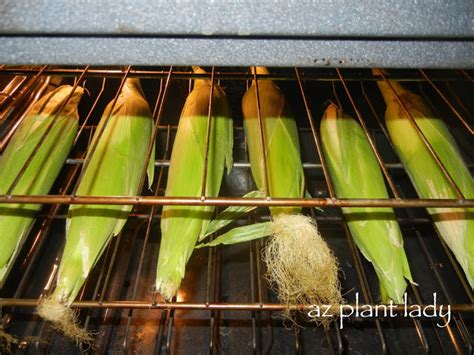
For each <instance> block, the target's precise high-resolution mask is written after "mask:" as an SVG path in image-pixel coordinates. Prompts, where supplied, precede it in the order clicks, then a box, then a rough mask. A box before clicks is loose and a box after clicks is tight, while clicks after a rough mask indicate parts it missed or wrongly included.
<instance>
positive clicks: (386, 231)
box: [320, 104, 412, 303]
mask: <svg viewBox="0 0 474 355" xmlns="http://www.w3.org/2000/svg"><path fill="white" fill-rule="evenodd" d="M320 132H321V141H322V146H323V151H324V155H325V157H326V160H327V164H328V168H329V173H330V176H331V181H332V182H333V184H334V189H335V192H336V195H337V197H339V198H388V197H389V196H388V192H387V189H386V187H385V183H384V179H383V176H382V173H381V170H380V167H379V166H378V163H377V158H376V157H375V154H374V152H373V151H372V149H371V147H370V144H369V141H368V139H367V137H366V136H365V134H364V131H363V130H362V127H361V126H360V125H359V123H358V122H356V121H355V120H354V119H352V118H351V117H349V116H347V115H345V114H344V113H343V112H342V110H341V109H340V108H339V107H338V106H337V105H335V104H331V105H330V106H329V107H328V108H327V109H326V112H325V113H324V117H323V119H322V121H321V129H320ZM342 211H343V213H344V216H345V218H346V221H347V224H348V226H349V229H350V231H351V234H352V236H353V238H354V240H355V242H356V244H357V246H358V247H359V249H360V250H361V252H362V254H363V255H364V256H365V258H366V259H367V260H369V261H370V262H371V263H372V264H373V265H374V268H375V271H376V273H377V276H378V278H379V282H380V289H381V295H382V298H384V295H388V297H390V298H391V299H393V300H394V301H395V302H397V303H402V302H403V300H402V298H403V293H404V292H405V290H406V286H407V284H406V282H405V278H406V279H408V280H410V281H411V282H412V277H411V273H410V268H409V265H408V261H407V258H406V255H405V251H404V249H403V238H402V234H401V231H400V228H399V226H398V223H397V220H396V217H395V214H394V212H393V209H392V208H371V207H360V208H343V209H342ZM383 301H384V302H385V301H387V299H383Z"/></svg>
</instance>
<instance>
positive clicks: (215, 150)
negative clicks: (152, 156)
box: [155, 67, 233, 300]
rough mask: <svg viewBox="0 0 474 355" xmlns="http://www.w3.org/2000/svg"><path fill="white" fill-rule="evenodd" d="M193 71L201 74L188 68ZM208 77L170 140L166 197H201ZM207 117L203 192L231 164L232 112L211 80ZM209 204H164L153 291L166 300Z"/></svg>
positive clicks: (198, 83)
mask: <svg viewBox="0 0 474 355" xmlns="http://www.w3.org/2000/svg"><path fill="white" fill-rule="evenodd" d="M193 70H194V72H195V73H205V71H204V70H202V69H201V68H198V67H195V68H193ZM210 94H211V82H210V81H209V80H206V79H196V80H195V81H194V89H193V90H192V91H191V93H190V94H189V96H188V97H187V99H186V103H185V105H184V108H183V111H182V113H181V117H180V120H179V125H178V130H177V133H176V138H175V141H174V145H173V151H172V154H171V159H170V168H169V172H168V182H167V185H166V193H165V195H166V196H189V197H200V196H201V182H202V178H203V167H204V160H205V154H206V153H205V149H206V132H207V125H208V107H209V95H210ZM212 101H213V103H212V121H211V128H210V136H209V151H208V162H207V173H206V196H210V197H212V196H217V195H218V194H219V190H220V186H221V182H222V178H223V174H224V167H226V169H227V172H230V170H231V168H232V144H233V136H232V134H233V133H232V116H231V113H230V109H229V105H228V102H227V98H226V95H225V93H224V91H223V90H222V88H220V87H219V86H218V85H217V84H215V85H214V92H213V100H212ZM214 209H215V208H214V206H165V207H163V212H162V218H161V245H160V253H159V257H158V267H157V276H156V285H155V286H156V290H157V291H159V292H160V293H161V294H162V296H163V297H164V298H165V299H167V300H169V299H171V298H172V297H173V296H174V295H175V294H176V292H177V291H178V288H179V285H180V284H181V280H182V279H183V278H184V274H185V268H186V263H187V262H188V260H189V258H190V256H191V254H192V251H193V249H194V246H195V244H196V242H197V240H198V239H199V238H200V237H203V236H204V235H205V232H206V230H207V227H208V225H209V222H210V220H211V218H212V216H213V213H214Z"/></svg>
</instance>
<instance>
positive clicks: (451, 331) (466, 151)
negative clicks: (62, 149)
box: [0, 66, 474, 354]
mask: <svg viewBox="0 0 474 355" xmlns="http://www.w3.org/2000/svg"><path fill="white" fill-rule="evenodd" d="M206 69H207V71H208V72H209V76H210V75H211V73H212V75H213V77H214V80H215V81H216V82H218V83H219V85H221V86H222V87H223V88H224V90H225V92H226V94H227V96H228V98H229V102H230V105H231V110H232V116H233V120H234V151H233V155H234V166H233V169H232V172H231V173H230V174H229V175H227V176H225V178H224V182H223V186H222V188H221V193H220V196H224V197H226V198H229V200H232V199H238V198H239V197H241V196H242V195H243V194H244V193H246V192H249V191H251V190H254V189H255V186H254V183H253V180H252V176H251V173H250V168H249V163H248V156H247V151H246V142H245V136H244V132H243V129H242V112H241V99H242V96H243V94H244V93H245V91H246V90H247V88H248V86H249V85H250V82H251V80H252V75H251V73H250V72H249V70H248V68H246V67H212V68H211V67H207V68H206ZM271 73H272V74H271V76H270V77H271V79H272V80H274V81H275V83H277V85H278V86H279V87H280V88H281V89H282V90H283V92H284V94H285V96H286V98H287V100H288V101H289V103H290V106H291V108H292V112H293V114H294V117H295V119H296V121H297V125H298V133H299V138H300V144H301V156H302V161H303V166H304V172H305V178H306V183H307V186H308V190H309V192H310V194H311V195H312V196H313V197H314V198H319V199H325V198H329V197H330V196H329V193H328V188H327V183H326V180H325V177H324V174H323V166H322V165H321V160H320V158H319V156H318V152H317V149H316V140H317V139H319V137H318V130H319V122H320V119H321V117H322V114H323V111H324V108H325V107H326V105H327V103H328V102H329V101H333V102H338V103H339V104H340V105H341V106H342V107H343V108H344V111H345V112H346V113H347V114H349V115H350V116H352V117H357V113H360V115H361V117H362V118H363V120H364V122H365V125H366V127H367V130H368V133H369V134H370V136H371V137H372V138H373V139H374V141H375V143H376V149H377V150H378V152H379V153H380V155H381V156H382V159H383V162H384V166H385V168H386V170H387V171H388V173H389V175H390V176H391V178H392V179H393V180H394V181H395V183H396V188H397V190H398V192H399V194H400V196H401V197H402V200H404V199H417V198H418V197H417V194H416V192H415V190H414V188H413V186H412V185H411V183H410V180H409V178H408V176H407V173H406V171H405V170H404V169H403V167H402V165H401V163H400V161H399V160H398V158H397V155H396V154H395V152H394V150H393V148H392V146H391V144H390V141H389V139H388V138H387V132H386V129H385V126H384V119H383V117H384V110H385V104H384V101H383V99H382V96H381V94H380V92H379V91H378V89H377V87H376V84H375V81H376V80H382V79H381V78H379V77H376V76H374V75H372V73H371V71H370V69H338V68H299V69H295V68H271ZM126 76H134V77H139V78H140V79H141V81H142V86H143V89H144V92H145V95H146V97H147V100H148V103H149V105H150V108H151V109H152V111H153V114H154V119H155V124H157V125H158V135H157V141H156V142H157V144H156V161H155V177H156V178H155V181H154V184H153V189H152V190H151V191H150V190H148V189H146V188H145V189H143V191H142V195H143V196H152V195H154V194H156V195H157V196H163V194H164V189H165V187H166V176H167V169H168V166H169V157H170V154H171V149H172V146H173V140H174V136H175V133H176V128H177V123H178V120H179V115H180V111H181V109H182V106H183V104H184V100H185V99H186V95H187V94H188V93H189V91H190V90H191V88H192V79H193V77H195V76H196V74H193V73H192V71H191V67H149V66H146V67H145V66H144V67H140V66H132V67H125V66H121V67H118V66H108V67H101V66H85V67H84V66H82V67H79V66H29V67H26V66H2V67H0V85H1V86H0V91H1V92H2V93H1V95H2V96H1V97H0V100H1V101H0V115H1V116H0V140H1V144H2V146H1V147H2V149H3V148H4V145H5V144H6V143H7V142H8V140H9V137H10V136H11V133H12V132H13V131H14V129H15V122H16V121H17V120H18V118H19V117H20V116H21V115H22V113H24V112H25V111H26V110H27V107H28V106H29V105H30V103H31V102H33V101H34V100H35V97H37V95H38V93H41V92H42V90H43V91H44V90H47V88H48V87H54V86H55V85H58V84H59V83H69V84H71V85H74V84H78V85H81V86H83V87H84V88H86V91H87V93H86V94H85V95H84V97H83V99H82V100H81V103H80V106H79V113H80V122H79V124H80V127H81V130H80V134H79V136H78V139H77V143H76V144H75V145H74V147H73V149H72V150H71V152H70V154H69V158H68V159H67V161H66V162H65V164H64V167H63V169H62V171H61V174H60V176H59V177H58V179H57V180H56V183H55V185H54V187H53V189H52V190H51V191H50V195H51V196H54V195H64V196H68V195H69V194H71V192H72V191H73V189H74V185H75V182H76V180H77V177H78V175H79V173H80V169H81V166H82V164H83V161H84V156H85V153H86V152H87V150H88V148H89V144H90V140H91V136H92V134H93V132H94V130H95V129H96V127H97V124H98V121H99V119H100V117H101V115H102V112H103V110H104V108H105V106H106V104H107V103H108V102H110V101H111V100H112V99H113V98H114V97H115V96H116V95H117V94H118V88H119V86H120V83H121V81H122V80H123V79H124V77H126ZM388 77H389V78H390V79H393V80H399V81H402V82H404V83H405V85H407V87H409V88H410V89H412V90H413V91H415V92H417V93H419V94H421V95H422V96H423V97H424V98H425V99H426V100H427V102H428V103H429V105H430V106H431V107H432V109H433V110H434V112H436V113H437V114H438V115H439V117H442V118H443V119H444V121H445V122H446V123H447V124H448V126H449V127H450V128H451V129H452V132H453V135H454V136H455V138H456V140H457V143H458V146H459V147H460V149H461V151H462V154H463V156H464V158H465V161H466V162H467V164H468V166H469V168H470V170H471V172H472V169H473V168H474V165H473V164H474V149H473V144H472V143H473V141H472V132H473V131H472V129H473V128H472V127H474V122H473V118H472V113H473V112H474V107H473V106H474V104H473V101H472V94H473V77H474V72H472V71H470V70H416V69H410V70H401V69H397V70H392V71H390V72H389V75H388ZM35 95H36V96H35ZM360 158H361V159H364V157H360ZM0 173H1V172H0ZM111 173H114V172H111ZM392 196H393V192H392ZM222 208H223V207H218V210H221V209H222ZM67 209H68V204H67V203H65V204H54V203H46V204H44V206H43V209H42V211H41V212H40V213H39V215H38V216H37V219H36V222H35V224H34V226H33V227H32V229H31V231H30V233H29V236H28V238H27V240H26V241H25V243H24V245H23V246H22V249H21V252H20V254H19V255H18V257H17V260H16V262H15V265H14V266H13V268H12V270H11V271H10V276H9V278H8V279H7V281H6V283H5V285H4V286H3V288H2V289H1V290H0V297H1V298H0V310H1V318H0V327H2V329H4V330H5V331H6V332H7V333H9V334H13V335H15V336H16V337H17V338H18V339H19V341H18V343H16V344H14V345H13V348H12V351H14V352H16V353H26V354H30V353H31V354H33V353H66V352H68V353H78V354H79V353H81V351H90V352H92V351H97V352H100V353H118V352H121V351H124V352H130V353H146V354H148V353H179V354H188V353H193V352H194V353H199V354H201V353H230V354H240V353H242V354H244V353H258V354H260V353H265V354H267V353H272V354H279V353H285V354H286V353H301V354H306V353H308V354H309V353H325V354H326V353H327V354H333V353H354V354H355V353H361V354H370V353H374V352H377V353H381V352H383V353H391V354H398V353H400V354H401V353H428V352H431V353H447V354H450V353H454V352H461V353H466V354H467V353H472V351H473V348H472V342H473V338H472V337H473V334H474V329H473V326H474V320H473V311H474V309H473V307H472V303H473V293H472V290H471V289H470V287H469V286H468V283H467V281H466V279H465V277H464V275H463V273H462V270H461V269H460V266H459V265H458V264H457V262H456V260H455V258H454V256H453V255H452V253H451V252H450V250H448V248H447V246H446V245H445V243H444V242H443V241H442V239H441V238H440V237H439V235H438V234H437V231H436V230H435V228H434V227H433V223H432V221H431V219H430V217H429V215H428V214H427V212H426V210H425V209H424V208H422V207H420V206H413V207H404V208H396V209H395V212H396V215H397V219H398V222H399V224H400V227H401V229H402V233H403V238H404V243H405V250H406V253H407V257H408V260H409V263H410V266H411V270H412V273H413V278H414V280H415V281H416V282H417V284H418V285H409V286H408V289H407V293H408V303H409V304H419V305H423V304H430V303H432V302H433V293H436V296H437V303H438V305H440V304H446V305H447V304H449V305H451V307H452V309H453V313H452V319H451V321H450V322H449V324H448V325H447V326H446V327H444V328H440V327H438V326H437V325H436V324H437V323H438V322H440V319H439V318H426V317H425V318H403V317H397V318H384V317H378V318H376V317H372V318H363V317H355V316H352V317H350V318H349V319H347V320H345V321H344V324H343V327H342V329H340V328H341V327H340V326H339V325H340V324H339V322H338V321H337V320H336V321H334V322H333V323H332V324H331V325H330V326H329V327H328V328H324V327H321V326H317V325H316V324H314V323H311V322H307V321H305V320H304V319H303V318H301V319H300V318H298V319H297V321H298V325H295V324H293V323H292V322H291V321H289V320H288V319H283V318H282V317H281V315H280V311H281V308H282V305H281V304H280V303H279V301H278V299H277V298H276V296H275V294H274V292H273V290H272V289H271V288H270V287H269V286H268V284H267V282H266V279H265V265H264V264H263V263H262V261H261V250H262V247H263V244H264V243H265V241H264V240H259V241H252V242H247V243H243V244H238V245H231V246H220V247H215V248H209V249H206V248H203V249H197V250H195V252H194V254H193V256H192V257H191V259H190V261H189V264H188V266H187V272H186V277H185V279H184V281H183V283H182V286H181V289H180V291H179V293H178V296H177V299H176V300H174V301H173V302H171V303H168V304H165V303H164V302H163V300H162V299H161V298H160V296H159V295H157V294H156V293H154V292H153V289H152V287H151V285H153V282H154V277H155V268H156V261H157V255H158V249H159V244H160V227H159V225H160V211H161V206H160V204H156V205H154V206H147V205H136V206H134V208H133V211H132V214H131V215H130V217H129V219H128V222H127V224H126V227H125V228H124V230H123V231H122V233H120V235H118V236H117V237H116V238H114V239H113V240H112V242H111V243H110V244H109V245H108V247H107V249H106V251H105V252H104V254H103V256H102V257H101V259H100V261H99V262H98V263H97V265H96V266H95V267H94V269H93V272H92V274H91V275H90V277H89V278H88V279H87V283H86V285H85V286H84V288H83V289H82V291H81V293H80V296H79V298H78V300H77V301H78V302H76V303H75V306H77V307H78V308H77V310H78V312H79V315H80V321H81V323H82V324H83V325H84V326H85V327H86V328H87V329H88V330H90V331H92V332H93V333H94V335H95V342H94V345H93V347H92V348H84V346H81V345H77V344H74V343H73V342H71V341H68V340H67V339H65V338H64V337H63V336H61V335H60V334H58V333H57V332H56V331H55V330H54V329H52V328H51V326H50V325H49V324H48V323H45V322H43V321H42V320H41V319H40V318H39V316H38V315H37V314H36V313H35V307H34V306H35V305H36V302H37V300H38V299H39V298H40V297H43V296H44V295H47V294H48V291H49V290H50V288H51V285H52V283H53V280H54V277H55V272H56V269H57V265H58V263H59V260H60V257H61V251H62V248H63V246H64V228H65V218H66V215H67ZM304 213H305V214H306V215H310V216H312V217H313V218H314V219H315V220H316V221H317V224H318V227H319V230H320V232H321V234H322V236H323V238H324V240H325V241H326V242H327V243H328V245H329V246H330V248H331V249H332V251H333V252H334V254H335V256H336V257H337V259H338V260H339V263H340V269H341V270H340V281H341V284H342V291H343V294H344V298H345V299H346V302H347V303H348V304H354V303H355V295H356V294H359V295H360V303H361V304H377V303H378V302H380V295H379V290H378V281H377V277H376V274H375V272H374V270H373V267H372V266H371V264H370V263H368V262H367V261H366V260H365V259H364V257H363V256H362V255H361V253H360V252H359V251H358V249H357V248H356V246H355V244H354V242H353V240H352V237H351V235H350V233H349V231H348V227H347V225H346V224H345V222H344V218H343V216H342V213H341V210H340V208H339V207H332V206H328V207H323V208H322V209H321V210H316V209H314V208H305V209H304ZM269 218H270V217H269V210H268V208H267V207H266V206H261V207H258V208H257V209H256V210H255V212H253V213H251V214H250V215H249V216H248V217H245V218H244V219H242V220H239V221H238V222H237V223H236V224H242V225H244V224H247V223H249V222H255V221H265V220H268V219H269ZM283 306H284V305H283ZM441 320H442V319H441ZM445 320H446V319H445ZM4 350H5V349H4Z"/></svg>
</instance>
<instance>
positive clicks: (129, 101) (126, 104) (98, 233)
mask: <svg viewBox="0 0 474 355" xmlns="http://www.w3.org/2000/svg"><path fill="white" fill-rule="evenodd" d="M112 105H113V102H111V103H110V104H109V105H108V106H107V107H106V109H105V111H104V114H103V116H102V119H101V121H100V123H99V126H98V129H97V130H96V133H95V135H94V137H93V140H92V143H91V147H92V146H94V144H95V143H96V141H97V139H98V137H97V136H98V134H99V133H100V132H101V130H102V127H103V126H104V124H105V122H106V119H107V117H108V116H109V115H110V118H109V120H108V122H107V125H106V126H105V129H104V130H103V134H102V136H101V137H100V140H99V141H98V142H97V148H96V149H95V151H94V153H93V155H92V156H89V154H90V151H89V153H88V155H87V156H86V160H88V159H89V158H90V163H89V165H88V166H87V169H86V171H85V172H84V176H83V178H82V181H81V183H80V185H79V186H78V189H77V195H78V196H81V195H82V196H136V195H137V194H139V192H140V191H138V189H139V183H140V178H141V176H142V169H143V167H144V166H145V160H146V156H147V151H148V147H149V145H150V143H151V138H152V133H153V118H152V115H151V112H150V109H149V107H148V103H147V101H146V99H145V97H144V94H143V92H142V90H141V87H140V81H139V80H138V79H133V78H129V79H127V80H126V82H125V84H124V86H123V89H122V91H121V93H120V96H119V97H118V100H117V102H116V104H115V106H114V107H113V109H112ZM111 110H112V111H111ZM153 151H154V150H153ZM153 162H154V154H152V156H151V158H150V161H149V162H148V182H149V184H151V182H152V181H153ZM131 209H132V206H130V205H123V206H121V205H71V206H70V208H69V213H68V218H67V221H66V245H65V248H64V251H63V255H62V258H61V263H60V265H59V270H58V278H57V283H56V287H55V289H54V292H53V293H52V294H51V296H50V297H49V298H48V299H45V300H43V301H42V302H41V304H40V306H39V307H38V312H39V314H40V315H41V316H42V317H43V318H45V319H47V320H50V321H52V322H53V326H54V327H56V328H57V329H59V330H61V331H62V332H63V333H64V334H65V335H67V336H69V337H70V338H73V339H75V340H77V341H85V342H89V341H91V337H90V335H89V334H88V333H87V332H86V331H85V330H84V329H82V328H80V327H79V325H78V324H77V322H76V319H75V314H74V313H73V311H72V310H70V309H68V306H69V305H70V304H71V303H72V302H73V301H74V299H75V298H76V296H77V294H78V292H79V291H80V289H81V287H82V286H83V284H84V281H85V279H86V278H87V276H88V275H89V272H90V271H91V269H92V268H93V267H94V265H95V263H96V262H97V261H98V260H99V258H100V256H101V254H102V252H103V251H104V249H105V247H106V246H107V244H108V243H109V241H110V239H111V238H112V237H114V236H116V235H118V234H119V233H120V231H121V230H122V228H123V226H124V225H125V222H126V221H127V218H128V215H129V213H130V211H131Z"/></svg>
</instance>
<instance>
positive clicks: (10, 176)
mask: <svg viewBox="0 0 474 355" xmlns="http://www.w3.org/2000/svg"><path fill="white" fill-rule="evenodd" d="M72 89H73V87H72V86H69V85H63V86H60V87H58V88H57V89H55V90H54V91H51V92H50V93H48V94H46V95H44V96H43V97H42V98H41V99H39V100H38V101H37V102H36V103H35V104H34V105H33V106H32V108H31V110H30V111H29V112H28V114H27V115H26V117H25V118H24V119H23V121H22V122H21V124H20V125H19V126H18V128H17V130H16V132H15V133H14V135H13V136H12V138H11V141H10V142H9V144H8V146H7V148H6V149H5V151H4V153H3V154H2V156H1V157H0V194H5V193H7V191H8V189H9V188H10V186H11V184H12V183H13V181H14V180H15V178H16V176H17V175H18V173H19V172H20V170H21V169H22V168H23V166H24V165H25V163H26V161H27V159H28V157H29V156H30V155H31V154H32V152H33V150H34V148H35V146H36V145H37V144H38V142H39V141H40V139H41V137H42V136H43V134H44V133H45V132H46V130H47V128H48V126H49V125H50V124H51V122H52V121H53V120H54V118H55V116H56V115H57V114H58V111H59V109H60V107H61V105H63V104H64V102H65V100H66V99H67V98H68V96H69V95H70V94H71V90H72ZM83 92H84V90H83V89H82V88H81V87H77V88H76V89H75V91H74V93H73V94H72V96H71V98H70V100H69V101H68V102H67V104H66V105H65V107H64V109H63V110H61V112H60V115H59V116H58V117H57V119H56V121H55V123H54V125H53V126H52V129H51V130H50V131H49V132H48V134H47V135H46V137H45V140H44V141H43V143H42V144H41V145H40V147H39V149H38V151H37V152H36V154H35V156H34V157H33V159H32V160H31V162H30V164H29V165H28V167H27V169H26V171H25V172H24V174H23V175H22V177H21V178H20V180H19V181H18V184H17V185H16V187H15V188H14V189H13V192H12V193H13V194H15V195H44V194H47V193H48V192H49V190H50V189H51V187H52V185H53V183H54V181H55V180H56V177H57V176H58V174H59V172H60V171H61V168H62V166H63V164H64V161H65V160H66V158H67V155H68V153H69V151H70V150H71V147H72V143H73V141H74V137H75V136H76V134H77V129H78V119H79V116H78V111H77V106H78V104H79V101H80V99H81V97H82V94H83ZM41 207H42V206H41V205H33V204H23V205H20V204H2V205H0V238H1V245H2V246H1V248H0V287H1V286H2V284H3V282H4V281H5V278H6V276H7V273H8V271H9V269H10V267H11V265H12V263H13V262H14V260H15V257H16V255H17V254H18V251H19V249H20V248H21V245H22V244H23V242H24V240H25V238H26V236H27V235H28V232H29V230H30V228H31V226H32V224H33V223H34V220H35V216H36V214H37V212H38V211H39V210H40V209H41Z"/></svg>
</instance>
